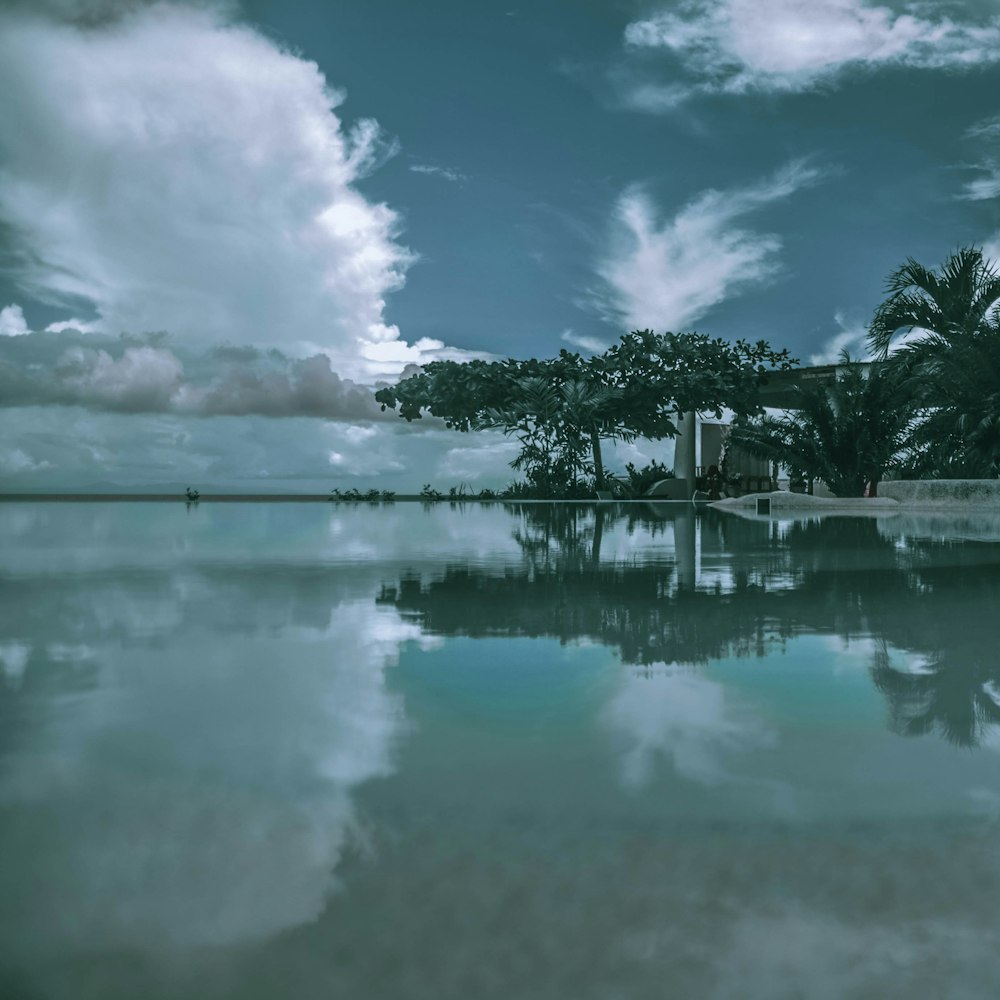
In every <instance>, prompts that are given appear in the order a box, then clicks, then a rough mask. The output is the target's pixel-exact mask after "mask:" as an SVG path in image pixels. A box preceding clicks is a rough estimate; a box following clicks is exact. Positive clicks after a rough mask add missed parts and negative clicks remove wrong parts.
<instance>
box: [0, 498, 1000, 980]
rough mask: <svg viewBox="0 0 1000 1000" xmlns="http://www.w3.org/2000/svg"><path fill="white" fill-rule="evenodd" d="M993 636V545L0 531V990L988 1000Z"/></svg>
mask: <svg viewBox="0 0 1000 1000" xmlns="http://www.w3.org/2000/svg"><path fill="white" fill-rule="evenodd" d="M998 608H1000V524H998V522H997V521H996V520H993V519H990V518H983V517H979V518H977V517H969V518H965V519H947V518H941V517H937V518H934V519H930V518H924V519H921V518H915V517H907V516H902V515H897V516H887V517H878V518H876V517H865V518H859V517H851V518H842V517H834V518H829V517H828V518H824V519H821V520H820V519H814V520H808V519H806V520H801V521H779V520H776V519H775V520H769V519H766V518H752V517H742V516H739V515H736V514H720V513H717V512H714V511H709V512H706V513H704V514H702V515H696V514H695V513H694V512H693V511H692V510H691V509H690V508H688V507H685V506H683V505H657V506H655V507H653V506H650V507H645V506H640V505H622V506H618V507H615V506H610V505H608V506H601V507H598V508H595V507H589V506H586V505H548V504H534V505H522V506H519V507H515V506H502V505H496V506H480V505H469V506H464V507H463V506H451V505H448V504H437V505H433V506H428V507H423V506H420V505H417V504H390V505H348V504H338V505H322V504H315V505H292V504H289V505H254V504H245V505H241V504H225V505H222V504H220V505H210V504H201V505H196V506H193V507H190V508H185V507H184V505H183V504H169V503H164V504H141V505H139V504H136V505H129V504H79V505H75V504H58V505H56V504H52V505H46V504H36V505H27V504H16V503H6V504H3V505H0V995H3V996H4V997H7V996H11V997H24V998H29V1000H30V998H54V1000H63V998H67V1000H69V998H72V1000H89V998H94V1000H115V998H123V1000H124V998H128V1000H132V998H135V997H140V996H141V997H149V998H164V1000H166V998H174V997H177V998H192V1000H200V998H206V1000H207V998H212V1000H216V998H218V1000H221V998H235V997H240V998H250V1000H255V998H271V997H277V996H294V997H296V998H306V1000H308V998H313V997H315V998H328V997H331V996H345V997H362V996H364V997H369V996H370V997H387V998H396V997H399V998H407V1000H411V998H412V1000H420V998H423V997H428V998H432V997H433V998H452V997H454V998H459V997H461V998H469V997H482V998H493V997H496V998H501V997H502V998H505V1000H506V998H512V997H525V998H538V1000H542V998H555V997H570V996H572V997H581V998H589V997H593V998H595V1000H596V998H601V1000H605V998H646V997H654V996H656V997H660V996H690V997H707V998H713V997H719V998H723V997H733V996H739V997H747V998H758V997H759V998H769V1000H770V998H784V997H788V998H791V997H809V998H813V997H816V998H826V997H829V998H831V1000H832V998H843V997H872V998H893V997H900V998H902V997H906V998H921V997H935V998H936V997H942V996H947V997H949V998H964V997H969V998H973V997H975V998H980V997H984V996H992V995H997V994H998V992H1000V944H998V942H1000V937H998V934H997V926H998V920H997V908H998V890H1000V837H998V834H1000V768H998V764H1000V659H998V657H997V655H996V636H997V609H998Z"/></svg>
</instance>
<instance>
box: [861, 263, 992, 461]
mask: <svg viewBox="0 0 1000 1000" xmlns="http://www.w3.org/2000/svg"><path fill="white" fill-rule="evenodd" d="M887 290H888V291H889V292H890V293H891V294H890V296H889V297H888V298H887V299H886V300H885V302H883V303H882V305H880V306H879V307H878V309H877V310H876V312H875V317H874V319H873V320H872V323H871V326H870V327H869V330H868V334H869V343H870V344H871V347H872V349H873V351H875V352H876V354H877V355H879V356H881V357H885V356H886V355H887V353H888V350H889V346H890V342H891V340H892V337H893V336H894V335H895V334H896V333H897V332H898V331H900V330H907V331H909V330H913V329H920V330H921V331H923V336H921V337H920V338H919V339H918V340H914V341H912V342H910V343H909V344H907V345H906V346H905V347H904V348H902V349H900V350H898V351H896V352H895V353H894V354H893V360H894V362H895V363H896V364H897V365H898V366H899V367H900V370H901V371H902V372H905V378H904V380H903V381H904V384H905V385H906V386H907V387H908V388H909V391H910V392H911V394H912V396H913V398H914V400H915V402H916V403H917V404H918V405H919V407H920V408H921V409H922V411H923V420H922V421H921V423H920V425H919V427H918V428H917V429H916V430H915V433H914V439H913V441H914V453H913V460H912V463H911V468H910V472H911V473H913V474H917V475H934V476H944V477H990V476H995V475H997V474H998V473H1000V272H998V271H997V269H996V267H995V266H994V265H993V264H992V262H990V261H988V260H986V259H985V258H984V257H983V254H982V251H981V250H978V249H976V248H975V247H966V248H963V249H961V250H959V251H957V252H956V253H954V254H952V256H951V257H949V258H948V260H946V261H945V262H944V264H943V265H942V266H941V268H940V271H939V272H935V271H931V270H928V269H927V268H925V267H923V266H922V265H921V264H918V263H917V262H916V261H915V260H913V259H912V258H910V259H908V260H907V261H906V263H905V264H904V265H903V266H902V267H901V268H899V269H898V270H896V271H894V272H893V273H892V274H891V275H890V276H889V280H888V282H887Z"/></svg>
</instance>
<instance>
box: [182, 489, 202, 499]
mask: <svg viewBox="0 0 1000 1000" xmlns="http://www.w3.org/2000/svg"><path fill="white" fill-rule="evenodd" d="M184 497H185V499H186V500H187V502H188V503H197V502H198V500H199V499H200V498H201V494H200V493H199V492H198V491H197V490H193V489H191V487H190V486H188V487H186V488H185V490H184Z"/></svg>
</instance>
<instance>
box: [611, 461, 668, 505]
mask: <svg viewBox="0 0 1000 1000" xmlns="http://www.w3.org/2000/svg"><path fill="white" fill-rule="evenodd" d="M625 473H626V477H625V478H624V479H616V480H615V482H614V493H615V494H616V495H617V496H621V497H628V498H635V497H641V496H643V495H644V494H645V493H646V491H647V490H648V489H649V488H650V487H651V486H652V485H653V484H654V483H658V482H659V481H660V480H661V479H673V478H674V470H673V469H668V468H667V467H666V466H665V465H664V464H663V463H662V462H657V461H656V460H655V459H654V460H653V461H652V462H650V463H649V465H644V466H643V467H642V468H641V469H637V468H636V467H635V465H634V464H633V463H632V462H629V463H628V464H627V465H626V466H625Z"/></svg>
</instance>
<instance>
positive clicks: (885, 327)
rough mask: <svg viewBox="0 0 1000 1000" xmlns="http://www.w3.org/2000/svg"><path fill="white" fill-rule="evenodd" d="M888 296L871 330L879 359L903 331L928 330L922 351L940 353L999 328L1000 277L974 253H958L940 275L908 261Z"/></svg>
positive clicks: (892, 276)
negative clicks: (975, 336)
mask: <svg viewBox="0 0 1000 1000" xmlns="http://www.w3.org/2000/svg"><path fill="white" fill-rule="evenodd" d="M886 291H887V292H888V293H889V296H888V298H887V299H886V300H885V301H884V302H883V303H882V304H881V305H880V306H879V307H878V309H876V310H875V317H874V318H873V319H872V322H871V325H870V326H869V327H868V340H869V343H870V345H871V348H872V351H873V352H874V353H875V355H876V356H877V357H882V358H884V357H886V355H887V354H888V351H889V346H890V344H891V341H892V338H893V337H894V336H895V335H896V334H897V333H899V332H900V331H904V332H906V333H909V332H910V331H912V330H914V329H919V330H924V331H926V334H927V336H926V338H925V339H924V340H922V341H921V342H920V343H921V345H922V346H923V347H924V348H939V347H947V346H950V345H951V344H952V343H953V342H955V341H956V340H961V339H962V338H964V337H968V336H970V335H973V334H976V333H979V332H981V331H982V330H984V329H985V328H992V329H994V330H995V329H996V326H997V322H998V315H997V309H998V303H1000V273H998V272H997V269H996V268H995V267H994V266H993V264H992V263H991V262H990V261H988V260H986V259H985V258H984V257H983V253H982V251H981V250H979V249H977V248H976V247H963V248H962V249H960V250H958V251H956V252H955V253H953V254H952V255H951V256H950V257H949V258H948V259H947V260H946V261H945V262H944V263H943V264H942V265H941V268H940V269H939V270H938V271H934V270H931V269H929V268H926V267H924V266H923V264H919V263H918V262H917V261H915V260H914V259H913V258H912V257H907V259H906V262H905V263H904V264H903V265H902V266H901V267H898V268H897V269H896V270H895V271H893V272H892V274H890V275H889V277H888V279H887V280H886Z"/></svg>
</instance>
